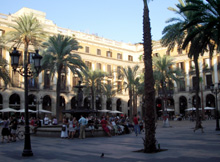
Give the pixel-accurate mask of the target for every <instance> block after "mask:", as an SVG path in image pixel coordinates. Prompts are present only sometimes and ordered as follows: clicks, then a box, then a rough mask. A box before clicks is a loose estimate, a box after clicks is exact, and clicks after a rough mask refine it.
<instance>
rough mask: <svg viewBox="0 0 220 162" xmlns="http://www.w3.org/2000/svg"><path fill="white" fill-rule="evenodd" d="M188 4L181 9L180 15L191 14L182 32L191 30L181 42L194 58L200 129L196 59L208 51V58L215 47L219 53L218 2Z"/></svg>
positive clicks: (219, 13) (197, 122)
mask: <svg viewBox="0 0 220 162" xmlns="http://www.w3.org/2000/svg"><path fill="white" fill-rule="evenodd" d="M187 2H188V4H187V5H186V6H185V7H183V8H181V13H183V12H191V13H193V17H192V18H191V19H190V21H189V22H188V23H187V24H186V25H185V27H184V28H183V29H182V30H185V29H187V30H189V29H190V30H191V32H189V33H187V37H186V38H185V40H184V42H183V49H185V48H186V47H187V46H188V45H190V50H189V54H188V55H189V57H190V58H192V57H193V58H194V62H195V69H196V82H197V84H196V87H195V88H196V126H195V129H197V128H199V127H200V123H201V122H200V120H201V118H200V116H199V110H198V107H199V99H198V98H199V96H198V95H199V78H200V77H199V67H198V57H199V55H200V54H201V55H203V54H204V52H205V51H207V50H209V55H210V58H211V57H212V55H213V53H214V49H215V47H217V50H218V51H220V32H219V29H220V23H219V19H220V12H219V11H220V2H219V0H208V1H206V2H204V1H203V0H188V1H187Z"/></svg>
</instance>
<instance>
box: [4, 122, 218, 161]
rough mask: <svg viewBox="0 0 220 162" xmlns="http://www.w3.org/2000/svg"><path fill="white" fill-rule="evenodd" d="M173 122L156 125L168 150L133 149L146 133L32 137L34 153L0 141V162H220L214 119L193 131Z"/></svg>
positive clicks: (21, 145) (19, 143)
mask: <svg viewBox="0 0 220 162" xmlns="http://www.w3.org/2000/svg"><path fill="white" fill-rule="evenodd" d="M170 125H171V126H172V127H170V128H163V127H162V122H161V121H159V122H158V124H157V131H156V132H157V133H156V138H157V141H158V143H160V145H161V149H168V150H167V151H163V152H159V153H154V154H145V153H140V152H134V151H137V150H140V149H143V139H142V138H143V137H144V133H142V134H141V135H139V136H137V137H136V136H135V134H134V133H131V134H128V135H120V136H114V137H93V138H86V139H82V140H80V139H74V140H69V139H60V138H48V137H35V136H32V137H31V143H32V151H33V153H34V156H32V157H22V156H21V154H22V151H23V148H24V141H17V142H14V143H3V144H2V143H0V162H17V161H19V162H21V161H22V162H23V161H25V162H26V161H27V162H29V161H39V162H44V161H53V162H73V161H77V162H100V161H103V162H113V161H118V162H119V161H120V162H144V161H149V162H151V161H153V162H191V161H192V162H209V161H210V162H220V131H215V120H211V121H203V126H204V127H205V129H204V131H205V133H201V131H200V130H197V131H196V132H195V133H194V132H193V129H192V128H193V127H194V125H195V122H190V121H171V122H170ZM102 153H104V157H103V158H101V157H100V155H101V154H102Z"/></svg>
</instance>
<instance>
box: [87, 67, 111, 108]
mask: <svg viewBox="0 0 220 162" xmlns="http://www.w3.org/2000/svg"><path fill="white" fill-rule="evenodd" d="M106 75H107V74H106V73H105V72H103V71H100V70H95V71H93V70H89V71H88V72H86V73H85V76H84V77H85V79H84V80H85V86H86V87H87V90H86V91H87V92H86V93H88V94H89V93H91V97H92V109H93V110H95V95H96V94H98V93H101V89H102V85H103V84H102V80H103V79H104V77H105V76H106Z"/></svg>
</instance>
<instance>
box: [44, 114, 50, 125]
mask: <svg viewBox="0 0 220 162" xmlns="http://www.w3.org/2000/svg"><path fill="white" fill-rule="evenodd" d="M48 124H49V118H48V117H47V115H45V117H44V125H48Z"/></svg>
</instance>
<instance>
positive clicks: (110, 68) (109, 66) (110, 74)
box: [107, 65, 112, 76]
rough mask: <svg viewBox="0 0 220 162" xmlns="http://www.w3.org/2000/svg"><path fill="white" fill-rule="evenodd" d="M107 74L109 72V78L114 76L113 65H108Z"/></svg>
mask: <svg viewBox="0 0 220 162" xmlns="http://www.w3.org/2000/svg"><path fill="white" fill-rule="evenodd" d="M107 72H108V74H109V76H112V67H111V65H107Z"/></svg>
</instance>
